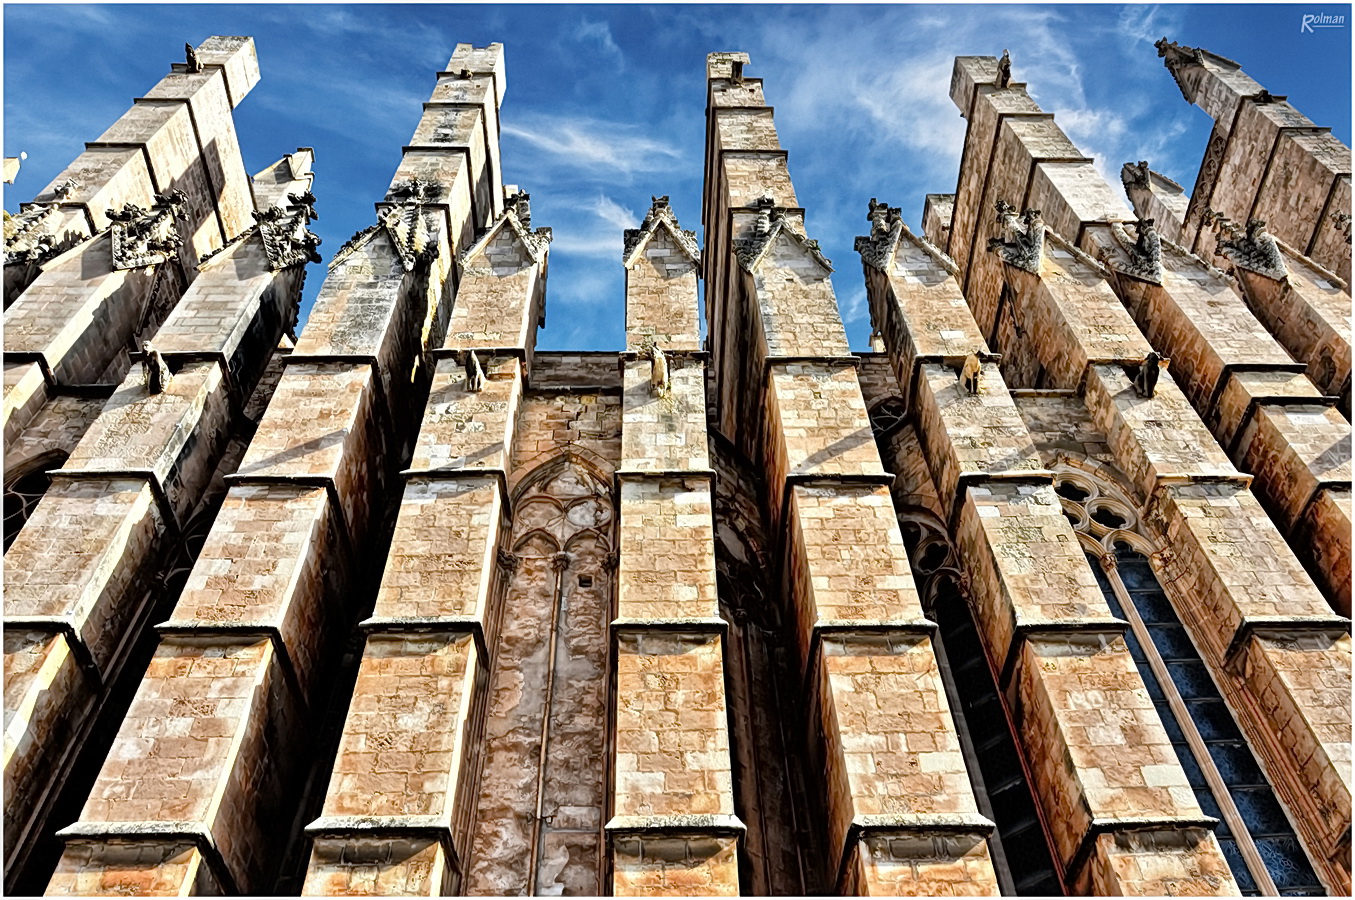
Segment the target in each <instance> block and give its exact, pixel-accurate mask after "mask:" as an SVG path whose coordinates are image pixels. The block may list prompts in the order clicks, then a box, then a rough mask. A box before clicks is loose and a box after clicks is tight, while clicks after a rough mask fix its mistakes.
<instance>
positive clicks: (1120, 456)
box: [947, 57, 1350, 891]
mask: <svg viewBox="0 0 1355 900" xmlns="http://www.w3.org/2000/svg"><path fill="white" fill-rule="evenodd" d="M951 96H952V99H954V101H955V102H956V105H957V106H959V107H960V109H961V111H962V112H963V113H964V115H965V117H966V118H967V119H968V120H969V127H968V132H967V135H966V139H965V156H964V160H963V162H962V164H961V170H960V179H959V185H958V187H957V191H956V202H955V217H954V220H953V222H952V226H951V232H950V237H949V245H948V248H947V250H948V253H949V255H950V256H951V258H952V259H954V260H955V261H956V262H957V263H958V266H959V271H960V277H959V279H958V281H959V283H960V285H961V287H962V290H963V294H964V297H965V299H966V301H967V302H968V304H969V305H970V308H971V309H972V310H973V312H974V316H975V318H976V320H977V321H978V325H979V327H980V329H981V331H982V332H984V333H985V337H986V339H987V342H988V344H989V345H990V346H991V347H993V348H994V349H996V350H998V351H999V352H1001V353H1002V354H1003V363H1002V374H1003V376H1004V379H1005V380H1006V381H1007V383H1008V384H1016V385H1019V386H1022V387H1032V388H1042V389H1057V390H1064V391H1075V392H1076V394H1077V395H1078V396H1080V397H1082V398H1083V402H1085V404H1086V407H1087V410H1088V411H1089V413H1090V415H1091V419H1092V421H1093V422H1094V423H1095V424H1096V426H1097V427H1098V428H1099V429H1101V430H1102V431H1103V432H1104V434H1105V435H1106V436H1107V440H1108V442H1109V445H1110V450H1111V453H1112V455H1113V457H1114V464H1115V466H1116V467H1117V468H1118V469H1119V470H1120V471H1121V472H1122V473H1123V475H1124V477H1125V479H1127V480H1128V481H1129V482H1130V483H1132V484H1133V485H1134V488H1135V490H1136V491H1137V493H1138V498H1139V499H1138V502H1140V503H1141V504H1142V505H1143V508H1144V509H1145V510H1146V511H1147V516H1146V517H1147V521H1148V522H1149V524H1150V525H1151V526H1152V528H1153V529H1154V530H1155V531H1156V532H1157V533H1158V534H1159V536H1160V539H1161V541H1162V543H1163V545H1164V552H1162V553H1157V554H1155V556H1154V565H1155V566H1157V567H1158V575H1159V580H1160V581H1161V582H1162V583H1163V584H1164V585H1169V586H1170V589H1171V591H1172V596H1173V598H1174V599H1177V600H1178V603H1177V606H1178V610H1179V612H1180V614H1181V618H1182V619H1183V620H1184V622H1185V624H1186V626H1187V628H1188V629H1189V630H1190V634H1191V637H1192V638H1193V641H1194V644H1195V646H1196V647H1197V648H1199V650H1200V652H1201V655H1202V657H1203V658H1204V660H1205V662H1206V664H1207V665H1208V666H1209V668H1210V672H1211V675H1212V676H1213V678H1214V680H1215V682H1216V683H1217V684H1218V685H1219V688H1220V690H1221V692H1222V693H1223V695H1224V697H1225V699H1226V700H1227V701H1228V703H1229V706H1230V708H1231V710H1232V712H1233V714H1234V716H1235V717H1236V718H1237V719H1238V722H1239V724H1240V725H1241V727H1242V729H1243V731H1244V732H1245V733H1246V735H1247V737H1248V739H1249V740H1250V741H1251V743H1252V745H1253V746H1254V747H1255V748H1256V750H1257V755H1258V757H1259V758H1260V759H1261V761H1262V764H1263V766H1264V768H1265V770H1266V773H1267V775H1268V776H1269V780H1270V782H1271V783H1272V784H1273V785H1274V786H1275V788H1276V791H1277V793H1278V795H1279V796H1280V797H1281V799H1282V800H1283V801H1284V803H1285V804H1286V805H1287V806H1288V807H1289V808H1290V810H1291V819H1292V820H1293V822H1294V824H1295V826H1296V829H1297V831H1298V834H1299V835H1300V837H1301V839H1302V841H1303V843H1304V846H1305V847H1306V849H1307V851H1308V855H1309V856H1310V858H1311V859H1312V860H1313V862H1314V865H1315V867H1316V868H1317V870H1318V872H1319V875H1320V876H1321V877H1322V879H1323V882H1324V884H1326V885H1327V886H1328V888H1329V889H1331V890H1333V891H1347V890H1349V884H1350V880H1349V879H1350V876H1349V860H1348V856H1349V853H1348V850H1347V849H1343V848H1348V846H1349V829H1350V787H1349V783H1350V744H1349V740H1348V738H1349V728H1350V704H1349V691H1350V672H1349V664H1348V662H1347V660H1348V659H1349V653H1350V650H1349V641H1350V638H1349V632H1348V628H1349V620H1348V619H1346V618H1344V617H1343V616H1340V615H1337V614H1335V613H1333V611H1332V608H1331V606H1330V605H1329V604H1328V602H1327V600H1326V599H1324V597H1323V595H1322V593H1321V592H1320V591H1319V590H1318V589H1317V587H1316V586H1315V585H1314V583H1313V581H1312V579H1311V578H1310V577H1309V575H1308V574H1307V573H1306V572H1305V571H1304V569H1303V566H1302V565H1301V564H1300V562H1299V560H1298V559H1297V558H1296V557H1295V555H1294V552H1293V551H1292V550H1291V549H1290V548H1289V546H1288V545H1287V544H1286V543H1285V538H1284V536H1283V534H1282V532H1281V530H1280V529H1279V528H1277V526H1276V524H1275V523H1272V521H1271V520H1270V518H1269V517H1268V516H1267V515H1266V512H1265V510H1264V509H1263V508H1262V506H1261V504H1260V503H1259V502H1258V500H1257V497H1256V496H1255V495H1254V494H1253V493H1252V491H1251V490H1250V489H1249V485H1250V484H1251V482H1252V476H1250V475H1247V474H1244V473H1242V472H1239V471H1238V470H1237V469H1236V468H1235V467H1234V465H1233V462H1232V461H1230V459H1229V457H1228V455H1227V453H1225V451H1224V449H1223V448H1221V447H1220V446H1219V444H1218V442H1217V441H1216V440H1215V438H1214V435H1213V434H1211V433H1210V431H1209V429H1208V427H1207V426H1206V421H1205V420H1204V419H1202V418H1201V411H1202V409H1212V407H1213V405H1214V404H1215V401H1214V400H1213V399H1212V396H1211V395H1212V394H1214V393H1219V394H1222V393H1224V392H1226V391H1227V390H1228V388H1227V384H1226V382H1225V380H1226V379H1228V378H1229V377H1231V378H1232V379H1233V380H1234V381H1237V380H1241V379H1244V378H1245V375H1244V374H1243V373H1247V372H1248V367H1249V366H1251V367H1253V368H1251V371H1260V372H1262V373H1265V372H1272V373H1274V372H1285V371H1286V370H1285V369H1284V362H1283V358H1282V357H1283V356H1284V353H1283V350H1282V348H1280V347H1279V346H1278V345H1277V344H1276V343H1275V342H1274V341H1272V340H1270V339H1269V337H1268V335H1266V334H1265V330H1264V328H1262V327H1261V326H1260V325H1259V324H1257V323H1255V321H1254V320H1250V325H1248V324H1247V323H1248V321H1249V319H1248V318H1247V317H1246V309H1245V307H1243V306H1242V305H1241V303H1240V300H1239V299H1238V298H1237V296H1236V295H1235V294H1232V293H1230V292H1223V291H1222V282H1221V281H1220V280H1219V279H1218V275H1217V273H1213V272H1209V271H1207V266H1206V265H1204V264H1203V263H1202V262H1201V261H1199V260H1197V259H1195V258H1193V257H1192V256H1191V255H1190V254H1187V253H1186V252H1185V251H1184V250H1181V251H1180V252H1177V250H1176V249H1174V248H1172V247H1171V246H1170V245H1166V244H1165V242H1164V246H1165V249H1163V250H1162V252H1161V254H1160V256H1161V267H1162V271H1161V272H1156V271H1155V268H1154V267H1153V266H1152V265H1150V263H1151V262H1152V260H1151V257H1153V256H1154V254H1153V253H1152V250H1153V247H1154V245H1155V244H1156V243H1157V242H1156V241H1153V240H1151V239H1150V237H1148V236H1147V233H1146V232H1147V230H1146V229H1145V231H1144V232H1140V233H1139V234H1137V235H1135V236H1134V238H1133V239H1132V240H1131V239H1130V237H1129V234H1128V231H1127V230H1126V229H1125V228H1124V225H1123V224H1121V223H1123V222H1125V221H1126V220H1127V219H1128V218H1129V217H1128V215H1127V211H1126V210H1124V206H1123V202H1122V201H1121V200H1120V199H1119V198H1118V197H1116V196H1115V195H1114V194H1113V192H1111V190H1110V187H1109V185H1107V184H1105V182H1104V181H1103V180H1102V179H1101V178H1100V176H1099V174H1098V173H1097V172H1096V170H1095V169H1094V167H1093V166H1092V164H1091V161H1090V160H1088V159H1086V158H1084V157H1083V156H1082V155H1081V154H1080V153H1079V152H1078V151H1077V149H1076V147H1074V146H1073V145H1072V143H1071V142H1070V141H1069V140H1068V139H1067V137H1066V136H1065V135H1064V134H1063V132H1062V131H1061V130H1059V128H1058V126H1057V125H1056V124H1055V123H1054V122H1053V118H1052V116H1050V115H1048V114H1046V113H1043V112H1041V111H1040V110H1039V107H1038V106H1036V105H1035V103H1034V101H1032V100H1031V99H1030V97H1029V96H1028V95H1027V94H1026V91H1025V87H1024V85H1023V84H1020V83H1017V82H1012V81H1010V80H1009V77H1004V76H1003V74H1002V72H1001V71H1000V68H999V65H998V61H997V60H996V59H993V58H991V57H959V58H957V60H956V64H955V69H954V76H953V78H952V82H951ZM1017 203H1019V204H1021V209H1020V210H1018V209H1016V206H1015V205H1016V204H1017ZM1120 232H1123V234H1121V233H1120ZM1141 236H1142V239H1140V237H1141ZM1103 251H1104V252H1103ZM1098 253H1099V254H1100V255H1101V256H1102V257H1104V259H1105V262H1103V261H1101V260H1098V259H1096V258H1093V254H1098ZM1117 270H1125V271H1117ZM1145 275H1147V276H1148V277H1146V278H1145V277H1144V276H1145ZM1154 277H1156V278H1157V280H1158V281H1160V282H1161V283H1160V284H1158V285H1154V284H1153V283H1152V282H1153V278H1154ZM1192 279H1193V280H1192ZM1131 282H1133V283H1135V284H1138V283H1147V284H1148V285H1150V288H1151V290H1150V291H1149V293H1151V295H1152V297H1153V298H1154V303H1156V304H1157V307H1156V308H1157V309H1158V310H1159V314H1160V315H1162V316H1172V317H1175V318H1174V321H1176V322H1177V323H1178V326H1179V327H1178V328H1177V329H1176V332H1177V333H1176V334H1173V335H1171V336H1168V335H1165V334H1162V333H1161V330H1158V329H1156V328H1155V327H1153V326H1150V328H1149V331H1150V333H1149V334H1148V336H1147V337H1145V336H1144V334H1143V333H1142V332H1141V331H1140V329H1139V327H1136V325H1135V322H1134V319H1133V318H1131V312H1130V310H1127V309H1126V306H1129V307H1130V308H1131V309H1133V307H1134V306H1135V304H1136V303H1137V302H1138V299H1137V296H1136V294H1135V293H1134V292H1133V291H1137V290H1138V289H1137V288H1135V289H1133V291H1131V289H1130V288H1129V287H1128V285H1129V284H1130V283H1131ZM1117 291H1118V292H1119V293H1117ZM1138 296H1141V295H1138ZM1211 299H1212V300H1213V301H1215V302H1217V301H1218V300H1219V299H1222V300H1224V301H1226V305H1225V307H1224V308H1225V309H1226V310H1227V313H1226V314H1224V315H1221V316H1220V315H1213V314H1206V313H1207V310H1208V307H1209V304H1210V300H1211ZM1229 317H1231V322H1232V323H1233V324H1232V325H1231V327H1230V326H1229V321H1227V320H1229ZM1149 318H1151V317H1149ZM1186 319H1191V320H1192V321H1191V322H1189V323H1187V322H1186V321H1185V320H1186ZM1144 321H1148V319H1144ZM1238 323H1240V324H1238ZM1150 340H1153V341H1154V343H1153V344H1150ZM1166 341H1178V342H1179V343H1178V344H1176V346H1179V347H1180V348H1181V352H1182V361H1181V364H1180V367H1179V371H1180V372H1181V375H1182V377H1181V381H1180V386H1179V387H1178V383H1177V380H1176V379H1175V378H1174V377H1173V373H1174V372H1176V371H1178V368H1177V365H1176V363H1175V362H1173V364H1172V368H1171V369H1166V368H1161V367H1160V368H1159V370H1158V378H1157V379H1156V381H1155V384H1154V382H1153V381H1152V380H1149V379H1146V376H1145V373H1144V372H1143V369H1144V366H1145V364H1148V363H1151V362H1156V358H1157V355H1158V354H1157V353H1154V345H1155V344H1156V349H1157V351H1160V352H1161V355H1162V356H1164V357H1165V356H1167V355H1168V353H1167V352H1165V343H1164V342H1166ZM1234 352H1236V353H1238V354H1244V353H1245V354H1247V356H1245V357H1241V356H1239V357H1233V359H1232V360H1230V355H1231V354H1233V353H1234ZM1150 353H1151V354H1153V355H1152V356H1151V357H1150ZM1172 355H1174V354H1172ZM1243 359H1246V360H1247V362H1245V363H1244V362H1242V360H1243ZM1230 361H1231V362H1233V366H1234V367H1233V369H1231V370H1229V369H1227V367H1226V366H1227V364H1228V363H1229V362H1230ZM1291 365H1292V364H1291ZM1211 366H1212V367H1213V368H1212V369H1211V368H1210V367H1211ZM1294 368H1296V369H1298V370H1300V371H1297V372H1295V371H1289V372H1287V373H1286V377H1287V378H1290V379H1292V378H1303V379H1304V381H1306V378H1304V376H1303V375H1302V374H1301V369H1302V365H1297V366H1294ZM1272 378H1279V376H1272ZM1136 379H1137V383H1136ZM1279 380H1280V381H1281V382H1283V381H1285V380H1286V379H1285V378H1279ZM1220 382H1225V384H1224V386H1223V387H1222V388H1220V387H1219V383H1220ZM1253 390H1254V391H1255V393H1256V394H1259V395H1261V396H1266V393H1265V391H1264V390H1261V389H1253ZM1299 393H1300V395H1301V396H1304V397H1306V398H1308V399H1309V400H1310V401H1312V400H1314V399H1315V398H1316V397H1318V394H1317V391H1316V390H1315V389H1314V388H1313V387H1312V385H1311V383H1308V384H1307V385H1300V390H1299ZM1201 397H1204V398H1205V400H1204V402H1201V399H1200V398H1201ZM1192 400H1194V401H1195V403H1196V404H1199V405H1192ZM1218 402H1219V403H1220V404H1222V400H1219V401H1218ZM1240 405H1241V406H1243V407H1250V406H1251V405H1252V404H1251V403H1241V404H1240ZM1275 405H1276V407H1279V406H1280V405H1281V404H1279V403H1276V404H1275ZM1298 408H1299V409H1300V410H1302V411H1305V412H1306V411H1307V410H1306V409H1305V408H1304V407H1298ZM1263 409H1264V408H1263ZM1286 411H1287V410H1283V409H1281V410H1279V412H1280V413H1281V414H1283V413H1285V412H1286ZM1254 412H1255V411H1254V410H1253V413H1254ZM1332 416H1336V414H1335V412H1334V411H1333V410H1331V409H1330V408H1329V407H1327V406H1324V405H1322V404H1320V403H1319V404H1316V409H1315V410H1314V412H1313V413H1312V414H1311V416H1310V418H1309V419H1306V420H1303V421H1297V422H1295V421H1292V420H1291V421H1290V422H1288V423H1280V422H1278V421H1274V419H1275V417H1274V416H1272V417H1270V418H1271V419H1272V421H1271V423H1270V424H1271V433H1270V434H1266V433H1259V435H1258V436H1255V437H1253V438H1252V439H1253V440H1260V441H1263V442H1265V441H1269V442H1270V446H1272V447H1281V448H1285V447H1286V445H1287V449H1286V450H1285V454H1284V455H1282V456H1281V457H1280V458H1279V459H1277V460H1276V461H1275V462H1274V464H1273V468H1272V469H1271V470H1270V471H1271V472H1276V471H1281V470H1283V468H1284V467H1285V466H1286V465H1288V466H1289V469H1288V472H1287V473H1286V474H1285V475H1284V476H1283V477H1287V478H1295V477H1296V473H1300V472H1302V471H1303V470H1304V469H1305V468H1307V469H1308V474H1307V475H1306V476H1304V477H1305V478H1306V479H1307V482H1308V485H1309V486H1310V488H1311V487H1313V486H1314V484H1315V483H1316V486H1317V488H1318V490H1319V496H1321V490H1322V487H1323V483H1322V481H1321V476H1322V474H1323V472H1324V467H1326V466H1327V463H1326V462H1325V461H1324V462H1322V464H1321V465H1320V466H1318V469H1317V472H1316V473H1314V471H1313V467H1312V465H1311V464H1306V460H1309V459H1311V458H1312V455H1311V454H1313V453H1314V451H1312V450H1311V449H1310V448H1309V447H1308V446H1307V444H1308V435H1307V433H1306V432H1305V429H1314V431H1312V432H1311V433H1313V434H1316V435H1317V436H1318V442H1319V443H1320V442H1321V440H1325V439H1327V438H1330V439H1331V441H1335V442H1336V446H1337V448H1338V451H1342V452H1344V453H1347V454H1348V450H1346V449H1345V448H1344V446H1343V445H1342V440H1344V439H1343V438H1339V437H1338V435H1337V432H1342V433H1344V431H1342V429H1343V423H1339V422H1338V421H1337V420H1338V419H1339V416H1336V418H1335V419H1333V418H1332ZM1232 421H1234V422H1239V421H1241V419H1240V417H1238V416H1235V417H1234V418H1233V420H1232ZM1264 422H1265V417H1264V415H1263V422H1262V423H1263V424H1264ZM1249 427H1252V428H1253V433H1256V431H1255V427H1253V426H1249ZM1324 436H1325V437H1324ZM1339 457H1340V453H1339V452H1338V454H1337V457H1336V458H1335V463H1334V470H1335V472H1336V475H1335V478H1336V481H1335V482H1333V483H1331V484H1330V485H1329V487H1330V489H1331V493H1332V494H1334V495H1336V496H1337V497H1339V494H1340V491H1339V487H1340V480H1341V479H1342V477H1343V476H1342V475H1341V474H1340V472H1341V470H1342V468H1343V467H1348V465H1349V464H1348V462H1342V460H1341V459H1340V458H1339ZM1347 470H1348V468H1347ZM1315 475H1316V477H1315ZM1256 477H1257V482H1258V484H1257V487H1258V492H1259V493H1261V494H1262V495H1263V496H1266V491H1267V490H1269V491H1271V494H1270V496H1271V497H1278V496H1282V495H1283V492H1282V491H1277V490H1276V489H1275V487H1274V484H1276V483H1278V482H1280V481H1282V480H1283V478H1279V479H1274V478H1272V477H1271V474H1270V472H1266V471H1264V470H1261V471H1258V474H1257V476H1256ZM1344 477H1345V478H1348V477H1349V476H1348V475H1345V476H1344ZM1263 479H1264V481H1263ZM1267 484H1270V485H1271V486H1270V487H1266V485H1267ZM1346 496H1348V495H1346ZM1276 505H1277V504H1275V503H1274V501H1273V500H1272V506H1276ZM1337 505H1338V506H1339V501H1338V503H1337ZM1336 515H1338V516H1339V515H1340V513H1339V512H1337V513H1336ZM1279 521H1280V522H1282V523H1283V522H1284V519H1283V518H1279ZM1300 670H1307V672H1308V673H1310V674H1300Z"/></svg>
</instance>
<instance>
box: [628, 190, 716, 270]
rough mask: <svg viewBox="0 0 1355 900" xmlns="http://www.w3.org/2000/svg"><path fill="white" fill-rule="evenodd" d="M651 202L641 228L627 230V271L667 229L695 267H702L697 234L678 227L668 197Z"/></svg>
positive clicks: (653, 199) (652, 199)
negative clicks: (662, 230)
mask: <svg viewBox="0 0 1355 900" xmlns="http://www.w3.org/2000/svg"><path fill="white" fill-rule="evenodd" d="M650 200H651V203H650V206H649V212H647V213H646V214H645V220H644V221H643V222H641V223H640V227H639V228H627V229H626V231H625V234H624V241H625V243H624V249H623V250H622V252H621V264H622V265H623V266H625V267H626V268H627V269H629V268H630V267H631V266H633V265H635V262H636V260H637V259H638V258H639V253H640V251H641V250H642V249H643V248H644V247H645V246H646V245H647V244H648V243H649V241H650V239H651V238H653V237H654V235H655V234H657V233H658V231H659V229H660V228H666V229H667V230H668V233H669V234H671V235H672V236H673V242H674V243H676V244H677V246H678V249H679V250H681V251H682V252H683V254H685V255H686V256H687V258H688V259H690V260H691V261H692V263H693V264H694V265H697V266H699V265H701V250H700V249H699V248H698V247H697V245H696V232H694V231H683V230H682V228H681V226H679V225H678V220H677V216H675V215H674V214H673V208H672V207H671V206H670V205H669V203H668V195H667V194H665V195H664V196H662V197H654V196H651V197H650Z"/></svg>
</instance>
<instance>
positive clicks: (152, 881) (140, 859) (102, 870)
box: [46, 839, 226, 897]
mask: <svg viewBox="0 0 1355 900" xmlns="http://www.w3.org/2000/svg"><path fill="white" fill-rule="evenodd" d="M99 894H103V895H118V894H121V895H124V896H143V897H156V896H161V897H164V896H169V897H173V896H184V895H188V894H191V895H195V896H200V897H219V896H223V895H225V894H226V890H225V889H224V888H223V885H222V884H221V883H220V882H219V881H218V880H217V876H216V874H215V873H214V872H213V871H212V865H211V863H210V861H209V860H208V859H207V857H206V856H204V855H203V852H202V850H201V849H199V848H198V846H197V845H196V844H195V843H193V842H192V841H185V840H173V839H169V840H164V841H118V840H109V841H90V840H72V841H69V842H67V844H66V850H65V852H64V853H62V854H61V860H60V861H59V862H58V863H57V867H56V872H54V873H53V875H52V880H51V881H50V882H48V884H47V891H46V896H48V897H71V896H82V895H83V896H90V895H99Z"/></svg>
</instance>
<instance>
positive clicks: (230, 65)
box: [198, 35, 259, 107]
mask: <svg viewBox="0 0 1355 900" xmlns="http://www.w3.org/2000/svg"><path fill="white" fill-rule="evenodd" d="M198 62H200V63H202V65H204V66H221V72H222V75H224V76H225V78H226V88H227V90H228V92H229V94H230V102H231V106H232V107H235V106H238V105H239V104H240V101H241V100H243V99H244V98H245V95H246V94H248V93H249V92H250V91H251V90H253V88H254V85H256V84H258V83H259V57H258V54H257V53H256V52H255V51H254V38H252V37H237V36H234V35H212V36H211V37H209V38H208V39H207V40H205V41H203V42H202V43H201V44H199V45H198Z"/></svg>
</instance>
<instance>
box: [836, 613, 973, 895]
mask: <svg viewBox="0 0 1355 900" xmlns="http://www.w3.org/2000/svg"><path fill="white" fill-rule="evenodd" d="M811 684H813V691H814V695H813V698H812V702H811V707H812V708H811V717H812V718H813V719H814V720H816V725H817V728H818V730H819V733H820V734H822V735H823V740H824V742H825V745H824V747H823V748H822V749H823V753H824V760H825V763H824V765H825V772H824V777H825V780H826V782H827V801H828V802H827V808H828V816H829V821H828V823H827V836H828V841H827V847H826V849H827V851H828V856H829V859H831V860H832V863H831V866H832V868H834V869H838V870H840V868H841V862H840V861H841V860H842V859H843V857H848V856H850V855H851V854H852V853H853V851H854V849H855V848H854V847H853V846H852V843H853V841H852V840H851V836H852V834H853V831H854V829H853V826H854V825H856V826H858V827H861V826H863V825H867V824H869V825H871V826H872V827H878V828H881V829H883V830H886V831H892V830H895V829H897V828H900V827H903V828H908V827H909V825H910V824H911V825H912V827H916V828H923V827H924V823H925V824H928V825H930V826H931V827H932V828H935V827H936V826H937V825H938V824H942V825H946V826H950V827H948V828H947V830H951V828H955V829H960V830H965V829H974V830H976V831H978V832H982V831H985V830H987V827H988V824H987V822H986V820H984V819H983V818H982V817H980V816H979V815H978V808H977V806H976V805H975V800H974V794H973V791H972V789H971V788H970V783H969V776H968V774H967V773H966V769H965V762H964V756H963V754H962V753H961V750H960V739H959V737H958V736H957V734H956V732H955V725H954V723H953V721H952V719H951V715H950V707H949V705H948V703H947V700H946V694H945V691H944V689H943V687H942V684H941V673H940V670H939V668H938V666H937V662H936V655H935V653H934V651H933V649H932V643H931V638H930V637H929V636H928V635H926V634H917V633H913V634H907V633H902V632H894V633H884V632H882V633H874V634H867V633H847V634H834V635H828V636H825V637H824V638H823V645H822V652H821V654H820V656H819V657H818V661H817V672H816V673H815V675H814V677H813V679H812V681H811ZM877 823H878V824H877Z"/></svg>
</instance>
